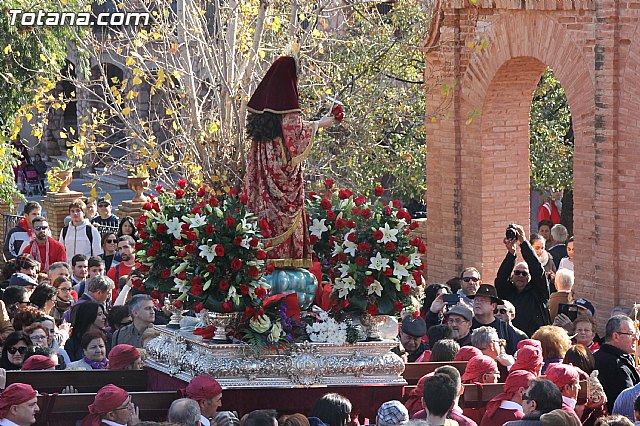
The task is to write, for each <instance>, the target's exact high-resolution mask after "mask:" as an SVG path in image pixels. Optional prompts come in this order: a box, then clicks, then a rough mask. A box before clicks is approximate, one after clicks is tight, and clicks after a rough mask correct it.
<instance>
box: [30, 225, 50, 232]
mask: <svg viewBox="0 0 640 426" xmlns="http://www.w3.org/2000/svg"><path fill="white" fill-rule="evenodd" d="M33 229H35V230H36V231H45V230H47V229H49V226H48V225H38V226H35V227H34V228H33Z"/></svg>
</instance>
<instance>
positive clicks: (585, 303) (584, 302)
mask: <svg viewBox="0 0 640 426" xmlns="http://www.w3.org/2000/svg"><path fill="white" fill-rule="evenodd" d="M573 303H575V304H576V305H578V306H580V307H581V308H584V309H587V310H588V311H589V312H591V316H593V315H595V314H596V308H594V307H593V304H592V303H591V302H589V301H588V300H587V299H582V298H581V299H578V300H576V301H575V302H573Z"/></svg>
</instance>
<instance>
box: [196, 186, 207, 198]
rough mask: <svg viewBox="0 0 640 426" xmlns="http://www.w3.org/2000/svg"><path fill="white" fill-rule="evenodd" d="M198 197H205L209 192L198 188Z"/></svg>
mask: <svg viewBox="0 0 640 426" xmlns="http://www.w3.org/2000/svg"><path fill="white" fill-rule="evenodd" d="M197 195H198V197H204V196H205V195H207V190H206V189H204V188H202V187H200V188H198V194H197Z"/></svg>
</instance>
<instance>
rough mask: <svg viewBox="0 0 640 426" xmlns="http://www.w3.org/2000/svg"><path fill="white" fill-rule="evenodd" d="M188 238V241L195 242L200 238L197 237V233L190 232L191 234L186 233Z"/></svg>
mask: <svg viewBox="0 0 640 426" xmlns="http://www.w3.org/2000/svg"><path fill="white" fill-rule="evenodd" d="M186 237H187V240H189V241H195V240H197V239H198V236H197V235H196V233H195V232H193V231H189V232H187V233H186Z"/></svg>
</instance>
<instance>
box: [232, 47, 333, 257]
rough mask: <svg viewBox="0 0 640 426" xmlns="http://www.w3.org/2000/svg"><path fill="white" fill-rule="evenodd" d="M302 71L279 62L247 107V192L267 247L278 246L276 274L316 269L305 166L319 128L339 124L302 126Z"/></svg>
mask: <svg viewBox="0 0 640 426" xmlns="http://www.w3.org/2000/svg"><path fill="white" fill-rule="evenodd" d="M297 71H298V69H297V63H296V60H295V59H294V58H293V57H291V56H283V57H280V58H278V59H277V60H276V61H275V62H274V63H273V64H272V65H271V67H270V68H269V70H268V71H267V73H266V74H265V76H264V78H263V79H262V81H261V82H260V84H259V85H258V87H257V88H256V90H255V92H254V93H253V96H252V97H251V99H250V100H249V102H248V104H247V107H248V110H249V113H248V115H247V133H248V135H249V137H250V138H251V149H250V151H249V158H248V161H247V173H246V176H245V182H244V185H245V192H246V193H247V196H248V198H249V202H248V206H249V208H250V209H251V211H253V212H254V213H255V214H256V215H257V216H258V220H259V223H260V226H261V229H262V233H263V236H264V237H265V239H264V241H265V243H271V245H272V246H273V249H272V250H271V251H270V252H269V253H268V258H269V261H270V262H272V263H273V264H274V266H275V267H276V268H308V267H309V266H311V263H312V257H311V244H310V243H309V234H308V231H307V217H306V216H307V215H306V214H305V211H304V199H305V194H304V179H303V176H302V162H303V161H304V160H305V159H306V158H307V157H308V156H309V153H310V151H311V147H312V144H313V140H314V138H315V135H316V132H317V130H318V128H321V127H328V126H331V125H332V124H333V123H334V122H335V118H334V117H333V116H325V117H322V118H321V119H320V120H319V121H312V122H309V121H304V120H302V118H301V116H300V105H299V103H298V76H297ZM340 118H342V116H340Z"/></svg>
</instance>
